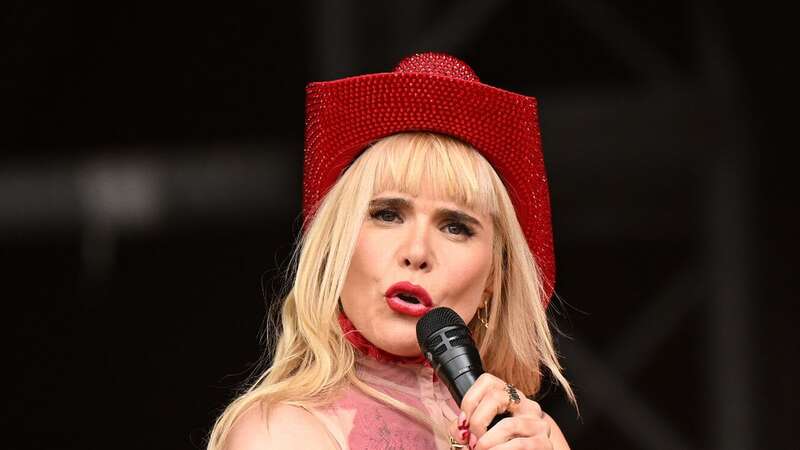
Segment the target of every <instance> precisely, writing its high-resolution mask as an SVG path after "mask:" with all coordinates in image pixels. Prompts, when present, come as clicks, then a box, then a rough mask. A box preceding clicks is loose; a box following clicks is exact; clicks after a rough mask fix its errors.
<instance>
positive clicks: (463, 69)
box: [394, 52, 480, 81]
mask: <svg viewBox="0 0 800 450" xmlns="http://www.w3.org/2000/svg"><path fill="white" fill-rule="evenodd" d="M394 72H414V73H429V74H434V75H443V76H446V77H450V78H459V79H462V80H467V81H480V79H479V78H478V75H476V74H475V71H474V70H472V68H471V67H470V66H468V65H467V63H465V62H464V61H461V60H460V59H458V58H456V57H455V56H452V55H448V54H447V53H436V52H427V53H416V54H414V55H411V56H407V57H405V58H403V59H402V60H401V61H400V62H399V63H397V66H395V68H394Z"/></svg>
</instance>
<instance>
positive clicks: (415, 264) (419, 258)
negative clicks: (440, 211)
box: [400, 226, 431, 272]
mask: <svg viewBox="0 0 800 450" xmlns="http://www.w3.org/2000/svg"><path fill="white" fill-rule="evenodd" d="M428 238H429V236H428V232H427V230H426V229H425V226H417V227H409V232H408V236H407V237H406V242H405V245H403V247H402V250H401V253H400V261H401V264H402V265H403V267H405V268H408V269H411V270H422V271H425V272H429V271H430V270H431V248H430V243H429V242H428Z"/></svg>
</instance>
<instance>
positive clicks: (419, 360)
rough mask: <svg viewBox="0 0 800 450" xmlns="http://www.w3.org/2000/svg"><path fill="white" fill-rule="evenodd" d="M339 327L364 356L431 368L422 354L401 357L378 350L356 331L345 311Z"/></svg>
mask: <svg viewBox="0 0 800 450" xmlns="http://www.w3.org/2000/svg"><path fill="white" fill-rule="evenodd" d="M339 325H340V326H341V327H342V332H343V333H344V337H345V338H347V341H348V342H350V344H351V345H352V346H353V347H355V348H356V349H357V350H358V351H360V352H361V353H362V354H364V355H366V356H369V357H370V358H373V359H375V360H377V361H381V362H389V363H395V364H423V365H427V366H430V363H429V362H428V360H427V359H425V357H424V356H422V355H421V354H420V355H417V356H400V355H395V354H393V353H389V352H387V351H386V350H383V349H381V348H378V347H377V346H376V345H375V344H373V343H372V342H370V341H369V340H367V338H365V337H364V335H362V334H361V332H359V331H358V330H357V329H356V327H355V325H353V322H351V321H350V319H348V318H347V316H346V315H345V313H344V311H340V312H339Z"/></svg>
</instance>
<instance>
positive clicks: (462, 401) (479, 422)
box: [417, 307, 553, 449]
mask: <svg viewBox="0 0 800 450" xmlns="http://www.w3.org/2000/svg"><path fill="white" fill-rule="evenodd" d="M417 341H418V342H419V346H420V349H421V350H422V354H423V355H425V358H426V359H428V361H430V363H431V366H432V367H433V369H434V370H435V371H436V374H437V375H438V376H439V378H440V379H441V380H442V381H443V382H444V383H445V384H446V385H447V388H448V390H449V391H450V394H451V395H452V396H453V399H455V401H456V403H457V404H458V405H459V407H460V408H461V411H462V412H461V414H460V416H459V418H458V420H457V421H456V422H454V423H452V424H451V426H450V436H451V444H452V447H451V448H459V447H457V445H459V444H467V445H469V448H478V449H490V448H494V447H497V446H501V445H503V444H506V443H509V442H510V441H512V440H513V441H514V444H515V445H517V446H515V447H514V448H524V449H552V448H553V446H552V443H551V442H550V439H549V438H550V422H549V420H550V419H549V417H547V415H546V414H545V413H544V411H542V409H541V407H540V406H539V404H538V403H536V402H535V401H533V400H529V399H528V398H526V397H525V396H524V395H523V394H522V393H520V392H519V391H517V389H516V388H515V387H514V386H512V385H511V384H509V383H506V382H505V381H503V380H501V379H499V378H497V377H496V376H494V375H491V374H489V373H484V370H483V364H482V363H481V358H480V355H479V353H478V350H477V348H475V343H474V342H473V340H472V336H471V335H470V332H469V328H467V326H466V324H465V323H464V321H463V320H462V319H461V317H460V316H459V315H458V314H457V313H456V312H455V311H453V310H452V309H449V308H445V307H438V308H434V309H432V310H430V311H429V312H428V313H427V314H425V315H424V316H423V317H422V318H420V319H419V321H418V322H417ZM502 448H506V447H505V446H504V447H502Z"/></svg>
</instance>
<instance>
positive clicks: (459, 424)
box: [447, 412, 470, 445]
mask: <svg viewBox="0 0 800 450" xmlns="http://www.w3.org/2000/svg"><path fill="white" fill-rule="evenodd" d="M466 424H467V421H466V415H465V414H464V413H463V412H462V413H461V415H460V416H459V418H458V419H456V420H454V421H452V422H450V425H449V426H448V427H447V432H448V433H449V434H450V437H452V438H453V440H454V441H456V442H458V443H459V444H465V445H466V444H469V438H470V432H469V429H468V428H467V425H466Z"/></svg>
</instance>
